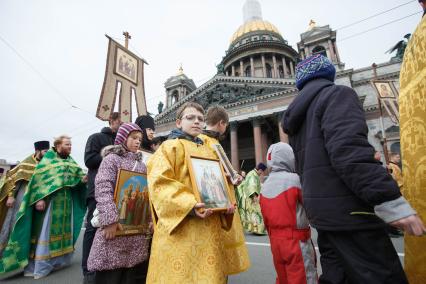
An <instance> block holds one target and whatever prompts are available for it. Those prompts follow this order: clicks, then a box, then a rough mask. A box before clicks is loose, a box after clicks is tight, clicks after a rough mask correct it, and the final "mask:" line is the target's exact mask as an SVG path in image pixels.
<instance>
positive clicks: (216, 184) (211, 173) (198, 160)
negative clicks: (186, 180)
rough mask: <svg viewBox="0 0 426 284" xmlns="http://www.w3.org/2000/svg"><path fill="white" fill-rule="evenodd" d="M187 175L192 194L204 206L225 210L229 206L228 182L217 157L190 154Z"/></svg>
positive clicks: (214, 209) (215, 209)
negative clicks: (210, 157) (189, 178)
mask: <svg viewBox="0 0 426 284" xmlns="http://www.w3.org/2000/svg"><path fill="white" fill-rule="evenodd" d="M188 168H189V175H190V177H191V183H192V188H193V191H194V195H195V197H196V198H197V200H198V201H199V202H202V203H204V204H205V208H211V209H213V211H226V210H227V208H228V207H229V206H230V204H231V203H230V201H229V200H230V199H229V189H228V183H227V182H226V176H225V173H224V171H223V168H222V166H221V164H220V161H219V160H218V159H209V158H204V157H198V156H194V155H191V156H189V157H188Z"/></svg>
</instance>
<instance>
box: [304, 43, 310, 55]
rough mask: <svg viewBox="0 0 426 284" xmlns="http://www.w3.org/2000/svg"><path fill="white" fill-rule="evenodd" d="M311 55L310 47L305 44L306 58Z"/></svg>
mask: <svg viewBox="0 0 426 284" xmlns="http://www.w3.org/2000/svg"><path fill="white" fill-rule="evenodd" d="M309 55H310V53H309V48H308V47H307V46H305V58H308V57H309Z"/></svg>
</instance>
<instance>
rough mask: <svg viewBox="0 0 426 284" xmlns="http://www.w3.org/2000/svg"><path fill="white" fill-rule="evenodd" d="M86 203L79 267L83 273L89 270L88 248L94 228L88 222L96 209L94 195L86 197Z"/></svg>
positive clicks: (86, 273)
mask: <svg viewBox="0 0 426 284" xmlns="http://www.w3.org/2000/svg"><path fill="white" fill-rule="evenodd" d="M86 205H87V217H86V231H85V232H84V237H83V259H82V260H81V268H82V269H83V275H88V274H90V273H91V272H90V271H88V270H87V259H88V258H89V253H90V248H91V247H92V243H93V238H94V237H95V233H96V229H97V228H95V227H93V226H92V223H90V220H92V218H93V211H95V209H96V200H95V198H94V197H88V198H87V199H86Z"/></svg>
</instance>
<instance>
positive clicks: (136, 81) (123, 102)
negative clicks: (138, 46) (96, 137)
mask: <svg viewBox="0 0 426 284" xmlns="http://www.w3.org/2000/svg"><path fill="white" fill-rule="evenodd" d="M106 37H107V38H108V39H109V44H108V55H107V63H106V70H105V79H104V83H103V86H102V92H101V97H100V100H99V104H98V109H97V111H96V117H97V118H99V119H101V120H105V121H107V120H109V117H110V115H111V113H112V112H113V111H114V107H115V102H116V101H117V100H116V97H117V96H119V100H118V102H119V103H118V111H119V112H120V113H121V120H122V121H123V122H131V121H132V100H133V99H134V100H136V108H137V116H139V115H144V114H147V109H146V101H145V86H144V70H143V68H144V64H147V62H146V61H145V60H144V59H142V58H139V57H138V56H136V55H135V54H134V53H132V52H131V51H129V50H128V49H127V48H125V47H124V46H122V45H121V44H119V43H118V42H116V41H114V40H113V39H112V38H110V37H109V36H108V35H106Z"/></svg>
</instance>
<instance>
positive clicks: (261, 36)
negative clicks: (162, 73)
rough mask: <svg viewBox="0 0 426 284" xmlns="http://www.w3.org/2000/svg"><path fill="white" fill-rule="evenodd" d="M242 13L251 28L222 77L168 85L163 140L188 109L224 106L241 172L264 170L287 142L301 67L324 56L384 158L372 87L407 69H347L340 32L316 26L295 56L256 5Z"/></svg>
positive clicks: (180, 78)
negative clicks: (285, 123)
mask: <svg viewBox="0 0 426 284" xmlns="http://www.w3.org/2000/svg"><path fill="white" fill-rule="evenodd" d="M243 12H244V23H243V24H242V25H241V26H240V27H239V28H238V29H237V30H236V32H235V33H234V34H233V35H232V37H231V43H230V45H229V47H228V49H227V50H226V52H225V55H224V57H223V58H222V61H221V63H220V64H219V65H218V72H217V74H216V75H214V76H212V78H211V79H210V80H209V81H207V82H206V83H204V84H203V85H201V86H199V87H196V86H195V84H194V82H193V81H192V80H191V79H190V78H188V77H187V76H186V75H185V74H184V73H183V70H182V69H180V70H179V73H178V74H177V75H176V76H172V77H171V78H169V79H168V80H167V81H166V83H165V88H166V104H165V109H164V111H162V112H161V113H160V114H158V115H157V116H156V117H155V120H156V127H157V134H158V135H167V134H168V133H169V131H170V130H171V129H173V128H174V127H175V119H176V111H177V109H178V108H179V107H180V106H181V105H182V104H184V103H185V102H188V101H196V102H198V103H200V104H201V105H202V106H203V107H204V108H205V109H207V108H208V107H209V106H210V105H216V104H219V105H221V106H223V107H224V108H225V109H227V111H228V113H229V117H230V127H229V132H230V133H229V135H228V136H227V137H228V138H227V140H225V141H222V142H221V143H222V146H223V147H224V149H225V151H226V152H227V154H228V157H230V158H231V161H232V164H233V166H234V168H235V169H237V170H246V171H247V170H251V169H253V168H254V166H255V165H256V164H257V163H259V162H265V159H266V152H267V149H268V147H269V145H270V144H272V143H276V142H278V141H287V137H286V135H285V133H283V132H282V130H281V125H280V120H281V117H282V115H283V113H284V112H285V110H286V109H287V107H288V106H289V104H290V103H291V102H292V100H293V99H294V98H295V96H297V94H298V91H297V89H296V86H295V79H294V76H295V66H296V64H297V62H298V61H300V60H301V59H304V58H306V57H308V56H310V55H313V54H318V53H321V54H323V55H324V56H327V57H328V58H329V59H330V60H331V61H332V62H333V63H334V65H335V67H336V70H337V73H336V84H340V85H346V86H349V87H351V88H353V89H354V90H355V91H356V92H357V94H358V96H359V99H360V101H361V103H362V105H363V107H364V110H365V114H366V121H367V125H368V127H369V141H370V143H371V144H372V145H373V146H374V147H375V148H376V150H379V151H383V148H382V144H383V135H382V131H381V129H382V128H381V123H380V111H379V107H378V101H377V95H376V91H375V89H374V87H373V86H372V84H371V80H372V79H377V80H395V81H396V83H398V82H397V81H398V78H399V70H400V67H401V62H398V61H393V62H386V63H383V64H377V65H376V64H374V65H373V66H370V67H365V68H361V69H345V64H344V63H343V62H342V61H341V58H340V55H339V51H338V47H337V45H336V31H333V30H332V29H331V28H330V27H329V26H316V24H315V23H314V22H313V21H311V23H310V25H309V29H308V30H307V31H306V32H303V33H302V34H301V35H300V42H298V43H297V49H298V50H297V51H296V50H295V49H293V48H292V47H291V46H290V45H289V44H288V42H287V41H286V40H285V38H284V37H283V36H282V34H281V33H280V32H279V31H278V29H277V28H276V27H275V26H274V25H273V24H271V23H269V22H268V21H265V20H263V19H262V14H261V9H260V4H259V3H258V1H257V0H247V1H246V3H245V4H244V7H243ZM396 87H397V88H399V85H398V84H396ZM383 123H384V129H386V137H387V139H388V148H389V150H391V151H393V152H399V128H398V126H396V125H394V124H393V122H392V121H391V120H390V119H389V118H388V117H385V118H384V119H383Z"/></svg>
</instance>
